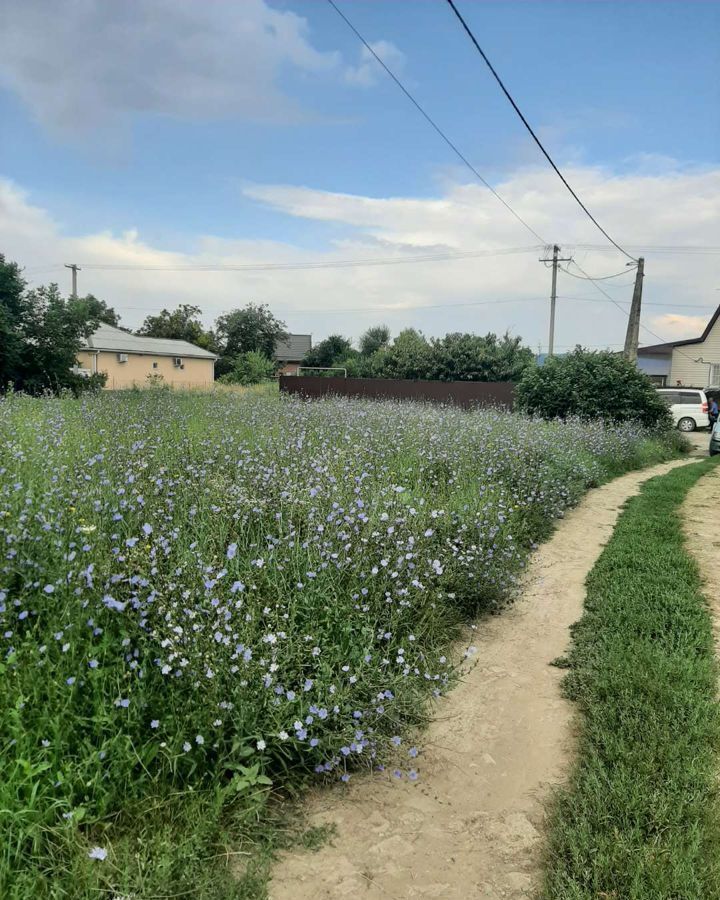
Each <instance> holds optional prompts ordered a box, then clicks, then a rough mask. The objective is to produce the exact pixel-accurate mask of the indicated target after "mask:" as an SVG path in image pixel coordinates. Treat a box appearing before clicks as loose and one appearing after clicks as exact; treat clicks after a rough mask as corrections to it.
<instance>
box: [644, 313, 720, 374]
mask: <svg viewBox="0 0 720 900" xmlns="http://www.w3.org/2000/svg"><path fill="white" fill-rule="evenodd" d="M637 364H638V368H639V369H641V370H642V371H643V372H645V373H647V374H648V375H649V376H650V378H651V379H652V380H653V381H654V382H655V384H657V385H660V386H662V385H668V386H670V387H675V386H676V385H682V386H683V387H699V388H705V387H720V306H718V308H717V309H716V310H715V314H714V315H713V317H712V319H710V321H709V322H708V324H707V327H706V328H705V331H703V333H702V334H701V335H700V337H698V338H691V339H689V340H685V341H670V342H669V343H667V344H653V345H652V346H650V347H639V348H638V359H637Z"/></svg>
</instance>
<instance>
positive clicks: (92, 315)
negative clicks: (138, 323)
mask: <svg viewBox="0 0 720 900" xmlns="http://www.w3.org/2000/svg"><path fill="white" fill-rule="evenodd" d="M71 302H72V303H73V304H74V305H75V306H77V307H78V309H79V315H81V316H84V317H85V318H86V319H88V320H91V321H97V322H104V323H105V324H106V325H113V326H114V327H115V328H118V327H119V325H120V316H119V315H118V314H117V313H116V312H115V310H114V309H113V308H112V306H108V305H107V303H106V302H105V301H104V300H98V298H97V297H95V296H94V295H93V294H87V295H86V296H85V297H77V298H75V299H73V300H72V301H71Z"/></svg>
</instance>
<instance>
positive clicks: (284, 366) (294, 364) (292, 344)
mask: <svg viewBox="0 0 720 900" xmlns="http://www.w3.org/2000/svg"><path fill="white" fill-rule="evenodd" d="M311 350H312V337H311V335H309V334H290V335H288V338H287V340H286V341H278V342H277V345H276V347H275V359H276V360H277V361H278V363H280V369H279V372H280V374H281V375H296V374H297V370H298V367H299V366H301V365H302V361H303V360H304V359H305V357H306V355H307V354H308V353H309V352H310V351H311Z"/></svg>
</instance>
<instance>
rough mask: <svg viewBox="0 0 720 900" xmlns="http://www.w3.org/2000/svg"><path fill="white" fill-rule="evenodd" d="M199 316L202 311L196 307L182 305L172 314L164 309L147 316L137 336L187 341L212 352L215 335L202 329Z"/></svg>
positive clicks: (186, 304)
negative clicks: (155, 314)
mask: <svg viewBox="0 0 720 900" xmlns="http://www.w3.org/2000/svg"><path fill="white" fill-rule="evenodd" d="M201 315H202V310H201V309H200V308H199V307H198V306H192V305H190V304H188V303H182V304H181V305H180V306H178V308H177V309H175V310H173V311H172V312H170V311H169V310H167V309H164V310H163V311H162V312H161V313H159V314H158V315H157V316H147V317H146V319H145V321H144V322H143V324H142V325H141V327H140V329H139V330H138V334H141V335H143V337H155V338H167V339H170V340H176V341H188V343H190V344H195V345H196V346H197V347H203V348H204V349H205V350H213V349H214V348H215V335H214V334H213V333H212V331H206V330H205V329H204V328H203V325H202V322H201V321H200V316H201Z"/></svg>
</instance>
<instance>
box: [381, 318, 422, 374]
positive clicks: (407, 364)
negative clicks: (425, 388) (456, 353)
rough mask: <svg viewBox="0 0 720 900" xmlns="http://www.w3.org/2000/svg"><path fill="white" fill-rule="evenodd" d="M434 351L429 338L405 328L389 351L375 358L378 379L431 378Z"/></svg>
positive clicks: (382, 351)
mask: <svg viewBox="0 0 720 900" xmlns="http://www.w3.org/2000/svg"><path fill="white" fill-rule="evenodd" d="M431 366H432V349H431V347H430V344H429V343H428V341H427V338H426V337H425V336H424V335H423V334H421V333H420V332H419V331H416V330H415V329H414V328H405V329H404V330H403V331H401V332H400V334H398V336H397V337H396V338H395V340H394V341H393V342H392V345H391V346H390V347H388V348H387V350H378V351H377V352H376V353H375V354H374V356H373V369H374V371H375V373H376V377H378V378H413V379H418V378H429V377H430V372H431Z"/></svg>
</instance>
